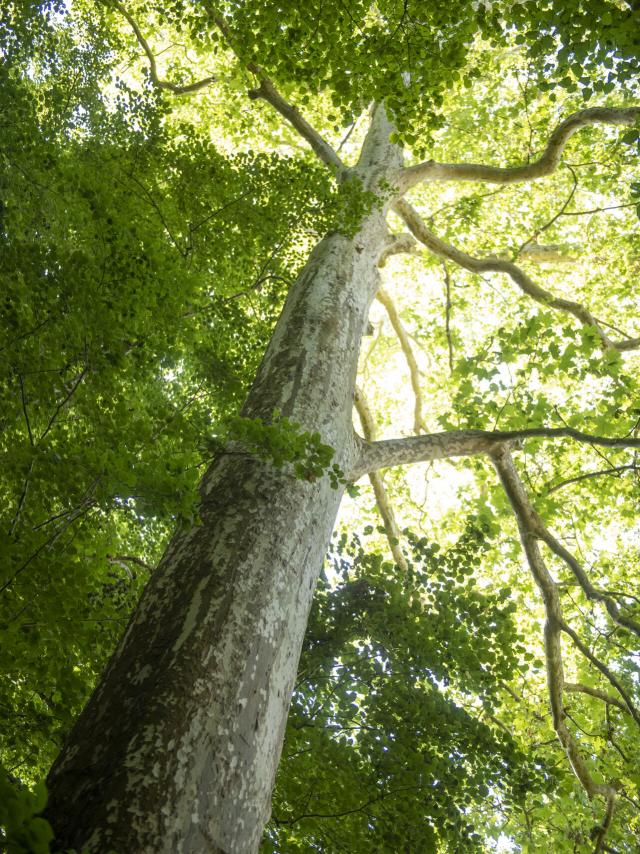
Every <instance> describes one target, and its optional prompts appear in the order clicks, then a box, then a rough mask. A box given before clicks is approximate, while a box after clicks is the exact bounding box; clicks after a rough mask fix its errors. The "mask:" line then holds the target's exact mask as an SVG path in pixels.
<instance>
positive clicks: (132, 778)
mask: <svg viewBox="0 0 640 854" xmlns="http://www.w3.org/2000/svg"><path fill="white" fill-rule="evenodd" d="M381 113H382V111H379V116H378V120H377V121H375V120H374V122H373V124H372V128H371V131H370V133H369V136H368V139H367V142H365V146H364V148H363V155H362V157H361V160H360V163H359V165H358V167H357V168H356V170H355V171H356V174H359V175H360V176H361V178H363V182H364V184H365V186H368V187H373V186H375V184H374V182H376V181H377V180H379V178H380V177H381V176H383V175H384V173H385V172H386V171H387V170H388V169H389V168H390V167H392V166H396V165H397V162H398V155H397V153H394V152H393V151H392V147H391V146H390V145H389V143H388V130H389V128H388V125H387V124H386V120H384V115H383V114H382V115H380V114H381ZM384 208H385V206H384V205H383V206H382V207H381V209H379V210H375V211H373V212H372V213H370V214H369V215H368V217H367V218H366V219H365V221H364V222H363V224H362V225H361V227H360V230H359V232H358V234H357V235H356V236H355V238H348V237H345V236H344V235H341V234H338V233H332V234H329V235H327V236H326V237H325V238H324V239H323V240H322V241H321V242H320V243H319V244H318V245H317V246H316V248H315V249H314V250H313V252H312V253H311V256H310V258H309V260H308V262H307V264H306V266H305V268H304V270H303V272H302V274H301V275H300V277H299V279H298V281H297V282H296V284H295V285H294V287H293V288H292V290H291V292H290V294H289V296H288V298H287V301H286V304H285V307H284V310H283V313H282V316H281V318H280V320H279V321H278V324H277V326H276V329H275V332H274V335H273V338H272V341H271V343H270V344H269V347H268V349H267V352H266V355H265V357H264V360H263V362H262V365H261V367H260V370H259V372H258V375H257V378H256V380H255V382H254V385H253V387H252V389H251V391H250V393H249V396H248V399H247V402H246V404H245V407H244V410H243V414H244V415H246V416H249V417H256V416H260V417H262V418H263V419H265V420H269V419H270V418H271V416H272V413H273V411H274V409H278V410H280V412H281V413H282V414H283V415H286V416H288V417H289V418H290V419H292V420H294V421H297V422H299V423H300V424H301V425H302V427H303V428H304V429H313V430H317V431H319V432H320V434H321V435H322V438H323V441H325V442H327V443H328V444H330V445H331V446H332V447H333V448H334V449H335V461H336V462H337V463H338V464H339V465H340V466H341V468H342V469H343V470H349V469H352V468H353V464H354V462H355V458H356V456H357V454H358V440H357V437H356V436H355V433H354V432H353V427H352V420H351V419H352V415H351V413H352V401H353V391H354V385H355V376H356V370H357V361H358V352H359V346H360V339H361V336H362V333H363V330H364V327H365V324H366V321H367V315H368V309H369V305H370V302H371V300H372V299H373V297H374V295H375V292H376V290H377V287H378V273H377V261H378V258H379V255H380V252H381V249H382V248H383V246H384V241H385V239H386V226H385V222H384V214H385V210H384ZM200 490H201V495H202V506H201V518H202V524H201V525H198V526H195V527H193V528H191V529H190V530H188V531H186V532H179V533H178V534H176V536H174V538H173V540H172V541H171V543H170V545H169V547H168V549H167V552H166V554H165V556H164V557H163V559H162V561H161V563H160V565H159V566H158V569H157V570H156V572H155V573H154V575H153V576H152V578H151V580H150V582H149V585H148V587H147V589H146V590H145V592H144V594H143V596H142V599H141V602H140V605H139V607H138V608H137V610H136V612H135V614H134V616H133V618H132V620H131V622H130V624H129V627H128V629H127V631H126V634H125V636H124V638H123V640H122V642H121V644H120V646H119V648H118V650H117V652H116V653H115V655H114V657H113V659H112V661H111V663H110V665H109V667H108V668H107V671H106V672H105V674H104V676H103V678H102V681H101V683H100V685H99V686H98V688H97V689H96V691H95V693H94V695H93V696H92V698H91V700H90V701H89V704H88V705H87V707H86V709H85V710H84V712H83V713H82V715H81V716H80V718H79V720H78V722H77V723H76V725H75V728H74V729H73V731H72V733H71V736H70V738H69V740H68V742H67V745H66V747H65V749H64V750H63V752H62V754H61V755H60V757H59V759H58V760H57V762H56V763H55V765H54V767H53V769H52V771H51V773H50V776H49V781H48V783H49V787H50V801H49V806H48V808H47V812H46V815H47V818H48V819H49V820H50V821H51V823H52V825H53V827H54V831H55V833H56V841H57V843H58V844H59V845H60V846H61V847H62V848H76V849H78V850H83V851H84V850H87V851H89V852H91V854H94V852H100V854H106V852H108V851H111V850H115V851H117V852H118V854H139V853H140V852H147V854H151V852H153V854H156V852H158V854H159V852H167V854H169V852H171V854H175V852H194V854H195V852H198V854H201V852H204V851H208V852H225V853H226V854H245V852H247V854H249V852H254V851H256V850H257V848H258V846H259V843H260V838H261V835H262V832H263V827H264V824H265V822H266V821H267V820H268V817H269V813H270V804H271V791H272V787H273V782H274V777H275V772H276V768H277V764H278V760H279V757H280V750H281V746H282V739H283V735H284V728H285V723H286V717H287V711H288V706H289V701H290V696H291V692H292V688H293V683H294V678H295V675H296V668H297V663H298V658H299V654H300V649H301V645H302V641H303V637H304V632H305V628H306V623H307V617H308V611H309V607H310V603H311V598H312V594H313V589H314V585H315V582H316V579H317V577H318V574H319V571H320V569H321V566H322V561H323V557H324V554H325V551H326V548H327V544H328V541H329V537H330V535H331V529H332V526H333V524H334V520H335V516H336V513H337V510H338V507H339V504H340V499H341V490H335V489H332V488H331V486H330V484H329V482H328V478H326V477H323V478H320V479H319V480H318V481H317V482H315V483H309V482H306V481H303V480H299V479H296V478H294V477H293V476H292V475H291V474H290V473H287V472H286V471H283V470H275V469H274V468H273V467H272V466H271V465H270V464H269V463H265V462H263V461H260V460H258V459H256V458H255V457H252V456H251V455H249V454H243V453H238V454H236V453H223V454H222V455H221V456H220V457H219V458H218V459H217V460H216V461H215V462H214V464H213V465H212V466H211V468H210V469H209V471H207V473H206V475H205V476H204V478H203V481H202V483H201V486H200Z"/></svg>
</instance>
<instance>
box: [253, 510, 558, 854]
mask: <svg viewBox="0 0 640 854" xmlns="http://www.w3.org/2000/svg"><path fill="white" fill-rule="evenodd" d="M488 548H489V540H488V539H487V531H486V529H485V530H483V529H482V528H481V527H479V526H478V523H477V521H476V520H473V519H469V520H468V521H467V525H466V529H465V530H464V532H463V533H462V535H461V536H460V537H459V539H458V540H457V542H456V543H454V544H453V545H452V546H450V547H448V548H447V549H445V550H443V551H441V550H440V549H439V547H438V545H437V543H432V542H429V541H427V540H426V538H424V537H423V538H420V539H415V538H411V556H412V561H411V563H410V568H409V572H408V573H407V574H406V575H405V576H402V575H399V574H398V573H397V571H396V568H395V567H394V566H393V564H390V563H386V562H385V561H384V559H383V557H382V556H381V555H380V554H376V553H372V552H367V551H366V550H365V549H364V547H363V544H362V542H361V540H360V538H359V537H358V536H357V535H354V536H352V537H351V539H350V540H349V541H348V540H347V536H346V535H344V534H343V535H342V536H341V537H340V538H339V539H338V541H337V542H335V543H334V544H333V545H332V549H331V552H330V556H329V558H330V559H329V563H328V567H327V574H328V577H329V578H331V579H332V582H331V583H329V581H328V580H327V579H325V581H324V583H323V584H322V585H321V588H320V590H319V592H318V595H317V597H316V600H315V604H314V609H313V612H312V617H311V620H310V623H309V628H308V631H307V637H306V641H305V648H304V651H303V655H302V659H301V662H300V670H299V675H298V682H297V686H296V691H295V693H294V698H293V706H292V710H291V714H290V719H289V726H288V730H287V739H286V741H285V746H284V751H283V760H282V765H281V771H280V775H279V777H278V784H277V787H276V793H275V800H274V808H273V816H272V822H271V825H270V829H269V831H268V836H267V839H266V840H265V843H264V845H263V850H265V851H308V850H310V849H313V850H320V851H334V850H342V849H344V850H349V851H357V850H363V842H364V840H365V839H366V844H367V846H368V848H369V850H375V851H391V850H393V851H431V850H436V849H437V850H451V848H453V847H455V848H456V849H457V850H469V851H471V850H482V841H483V837H482V833H481V832H479V831H481V829H484V830H486V828H481V826H480V825H479V824H478V825H476V826H474V825H473V824H471V823H470V821H469V818H470V810H471V809H472V807H473V806H480V805H481V804H482V803H484V802H485V801H486V798H487V795H488V793H489V791H491V792H492V797H493V798H495V799H496V800H497V801H500V800H505V801H506V802H509V803H519V802H522V801H523V799H524V796H525V793H527V792H528V793H533V792H536V793H540V792H544V791H545V789H546V788H547V786H548V784H549V780H550V778H551V779H552V777H553V774H552V772H550V771H548V770H545V769H544V767H543V765H542V764H541V763H539V762H537V761H536V760H535V759H534V760H533V761H532V760H531V759H529V758H528V757H527V756H525V754H523V753H522V751H521V749H520V747H519V746H518V744H517V743H516V741H514V739H513V738H512V737H511V736H510V735H509V734H508V733H505V732H504V731H502V730H499V729H496V728H495V725H494V724H493V723H492V721H493V720H494V718H493V712H494V711H495V708H496V705H499V699H498V697H499V694H500V691H501V689H502V687H503V685H504V684H506V683H508V681H509V680H510V679H511V678H512V677H513V675H514V672H515V671H516V668H517V665H518V661H519V658H520V654H521V653H522V652H523V651H524V647H522V645H521V644H519V643H518V630H517V627H516V625H515V623H514V621H513V613H514V611H515V605H514V604H513V603H512V602H509V601H508V599H509V590H507V589H503V590H501V591H499V592H497V593H496V594H492V593H487V592H483V591H482V590H480V589H479V588H478V585H477V582H476V580H475V578H474V574H475V573H476V571H477V567H478V563H479V562H482V560H483V555H484V554H485V553H486V551H487V550H488Z"/></svg>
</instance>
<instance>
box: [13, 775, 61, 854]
mask: <svg viewBox="0 0 640 854" xmlns="http://www.w3.org/2000/svg"><path fill="white" fill-rule="evenodd" d="M46 802H47V791H46V788H45V785H44V783H39V784H38V785H37V786H36V787H35V788H34V790H33V791H29V790H28V789H24V788H23V789H20V788H18V787H17V786H15V785H12V784H11V783H10V782H9V780H8V779H7V774H6V771H5V770H4V769H2V770H1V771H0V845H2V850H3V851H6V852H7V854H49V843H50V841H51V839H52V838H53V833H52V831H51V828H50V827H49V824H48V822H46V821H45V820H44V819H43V818H39V817H38V813H40V812H42V810H43V809H44V808H45V805H46Z"/></svg>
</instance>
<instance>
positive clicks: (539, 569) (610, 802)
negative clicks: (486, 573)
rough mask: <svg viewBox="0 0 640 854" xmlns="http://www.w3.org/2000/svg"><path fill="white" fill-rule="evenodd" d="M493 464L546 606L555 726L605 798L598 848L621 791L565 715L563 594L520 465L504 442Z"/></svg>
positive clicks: (581, 772)
mask: <svg viewBox="0 0 640 854" xmlns="http://www.w3.org/2000/svg"><path fill="white" fill-rule="evenodd" d="M492 460H493V464H494V466H495V468H496V471H497V472H498V476H499V477H500V481H501V483H502V486H503V488H504V491H505V493H506V496H507V498H508V500H509V503H510V504H511V507H512V509H513V512H514V515H515V517H516V521H517V524H518V530H519V532H520V540H521V542H522V547H523V549H524V552H525V555H526V558H527V562H528V564H529V569H530V570H531V574H532V576H533V579H534V581H535V583H536V585H537V587H538V589H539V591H540V594H541V596H542V601H543V603H544V609H545V615H546V620H545V625H544V651H545V659H546V667H547V686H548V690H549V702H550V705H551V715H552V719H553V728H554V730H555V732H556V735H557V736H558V741H559V742H560V744H561V745H562V746H563V748H564V750H565V753H566V754H567V757H568V759H569V762H570V763H571V767H572V768H573V771H574V773H575V775H576V777H577V778H578V780H579V781H580V783H581V785H582V787H583V789H584V790H585V792H586V793H587V795H588V796H589V798H594V797H595V796H597V795H600V796H601V797H603V798H604V800H605V804H606V808H605V816H604V820H603V822H602V826H601V828H600V831H599V837H600V839H599V841H598V846H597V848H596V850H599V849H600V846H601V844H602V840H604V836H605V834H606V832H607V830H608V829H609V826H610V824H611V820H612V817H613V810H614V808H615V803H616V798H617V793H616V790H615V788H614V787H613V786H612V785H609V784H606V783H597V782H596V781H595V780H594V779H593V777H592V776H591V773H590V771H589V767H588V765H587V763H586V762H585V760H584V758H583V756H582V753H581V751H580V749H579V745H578V743H577V742H576V740H575V739H574V737H573V735H572V734H571V732H570V731H569V729H568V727H567V725H566V723H565V719H566V717H567V714H566V711H565V708H564V703H563V696H562V695H563V688H564V670H563V664H562V644H561V634H562V630H563V628H564V626H565V625H566V624H565V623H564V619H563V616H562V608H561V605H560V598H559V596H558V589H557V585H556V583H555V582H554V580H553V578H552V577H551V574H550V572H549V570H548V569H547V567H546V564H545V562H544V560H543V558H542V554H541V553H540V549H539V547H538V543H537V539H538V535H537V519H538V517H537V514H536V512H535V510H534V509H533V507H532V506H531V504H530V503H529V499H528V496H527V494H526V491H525V489H524V485H523V483H522V481H521V480H520V477H519V475H518V472H517V469H516V467H515V465H514V463H513V460H512V458H511V454H510V453H509V450H508V449H507V448H506V447H505V446H502V447H500V448H499V449H496V451H494V453H493V454H492Z"/></svg>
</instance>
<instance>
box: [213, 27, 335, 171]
mask: <svg viewBox="0 0 640 854" xmlns="http://www.w3.org/2000/svg"><path fill="white" fill-rule="evenodd" d="M212 20H213V21H214V23H215V24H216V26H217V27H218V29H219V30H220V32H221V33H222V35H223V36H224V37H225V39H226V40H227V43H228V45H229V47H230V48H231V50H232V51H233V52H234V53H235V54H236V56H237V57H238V59H241V57H240V56H239V54H238V52H237V51H236V49H235V48H234V45H233V41H234V39H233V35H232V33H231V31H230V30H229V27H228V26H227V24H226V22H225V21H224V19H223V18H221V17H220V16H219V15H212ZM242 61H244V60H242ZM246 68H247V70H248V71H250V72H251V74H253V75H254V76H255V77H256V78H257V79H258V80H259V86H258V87H257V88H256V89H250V90H249V92H248V95H249V97H250V98H252V99H253V100H255V99H257V98H261V99H262V100H263V101H266V102H267V103H269V104H271V106H272V107H273V108H274V110H276V111H277V112H278V113H280V115H281V116H282V117H283V118H284V119H285V120H286V121H287V122H288V123H289V124H290V125H291V127H292V128H293V129H294V130H295V131H297V133H298V134H299V135H300V136H301V137H302V138H303V139H304V140H306V142H308V143H309V145H310V146H311V148H312V149H313V151H314V152H315V154H316V156H317V157H318V159H319V160H321V161H322V162H323V163H324V164H325V165H326V166H328V167H329V168H330V169H331V170H332V171H335V172H336V173H337V175H341V174H343V173H344V172H346V171H347V167H346V166H345V165H344V163H343V162H342V160H341V159H340V157H339V156H338V154H337V153H336V152H335V151H334V149H333V148H332V147H331V146H330V145H329V143H328V142H327V141H326V139H324V138H323V137H322V136H321V134H320V133H318V131H317V130H316V129H315V128H314V127H312V125H310V124H309V122H308V121H307V120H306V119H305V118H303V116H302V114H301V113H300V110H299V109H298V108H297V107H294V106H293V104H290V103H289V102H288V101H286V100H285V99H284V98H283V97H282V95H281V94H280V92H278V90H277V89H276V87H275V86H274V84H273V82H272V81H271V80H270V78H269V76H268V75H267V73H266V72H265V71H264V69H263V68H262V67H261V66H260V65H258V64H257V63H256V62H246Z"/></svg>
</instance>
